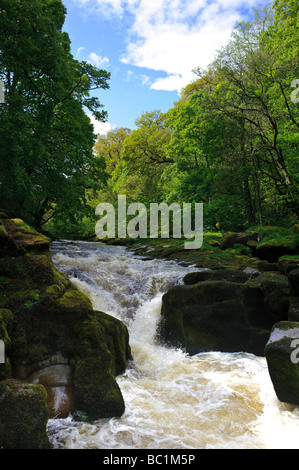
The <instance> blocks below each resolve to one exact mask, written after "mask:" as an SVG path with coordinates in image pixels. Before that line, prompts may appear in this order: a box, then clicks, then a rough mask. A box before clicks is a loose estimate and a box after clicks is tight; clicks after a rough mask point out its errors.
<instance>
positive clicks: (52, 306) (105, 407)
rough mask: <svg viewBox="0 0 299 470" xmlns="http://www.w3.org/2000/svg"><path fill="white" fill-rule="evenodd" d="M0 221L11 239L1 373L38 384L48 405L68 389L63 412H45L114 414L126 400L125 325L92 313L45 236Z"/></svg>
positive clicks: (4, 260)
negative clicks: (121, 381)
mask: <svg viewBox="0 0 299 470" xmlns="http://www.w3.org/2000/svg"><path fill="white" fill-rule="evenodd" d="M0 226H1V227H3V229H2V232H3V233H2V236H3V239H6V240H7V241H9V243H7V245H6V247H7V250H6V251H5V252H0V333H1V335H2V337H3V338H6V339H5V341H6V343H7V345H8V344H9V347H7V350H6V351H5V352H6V354H5V355H6V358H7V361H8V364H10V365H11V369H10V372H9V371H8V370H7V369H6V371H5V372H3V370H4V366H3V367H2V369H1V368H0V374H1V373H2V376H0V378H2V379H4V378H8V377H13V378H14V379H18V380H23V381H24V382H30V381H34V383H36V384H39V385H43V386H44V388H45V389H46V391H47V392H48V404H49V403H53V401H55V393H56V392H58V391H59V390H60V389H61V387H66V388H67V390H68V391H67V393H66V399H67V401H68V402H67V403H64V404H63V409H53V406H52V405H50V406H49V409H50V412H51V416H53V414H54V413H55V414H63V415H65V413H66V410H69V411H70V412H74V413H75V412H76V413H79V412H82V413H83V414H84V415H85V417H86V418H90V419H100V418H103V417H107V416H108V414H110V417H113V416H119V415H120V414H121V413H122V412H123V411H124V401H123V397H122V394H121V392H120V390H119V388H118V385H117V382H116V379H115V378H116V375H118V374H120V373H122V372H124V370H125V369H126V365H127V360H128V359H129V358H130V347H129V337H128V331H127V328H126V327H125V325H124V324H123V323H122V322H120V321H119V320H117V319H115V318H113V317H110V316H109V315H106V314H105V313H102V312H95V311H94V310H93V308H92V304H91V302H90V300H89V299H88V298H87V296H85V295H84V294H83V293H82V292H80V291H79V290H78V289H77V288H76V287H75V286H74V285H73V284H72V283H71V282H70V281H69V280H68V279H66V278H65V277H64V276H63V275H62V274H61V273H59V271H58V270H57V269H56V268H55V267H54V265H53V262H52V259H51V255H50V252H49V246H50V243H49V239H48V238H47V237H45V236H44V235H41V234H39V233H37V232H35V231H34V230H33V229H32V228H30V227H29V226H28V225H26V224H25V223H24V222H23V221H21V220H19V219H17V220H16V219H9V218H7V217H6V218H5V217H2V218H1V219H0ZM0 237H1V233H0ZM1 312H2V314H1ZM3 312H6V314H5V315H4V313H3ZM8 312H10V315H8ZM4 317H5V320H4ZM9 318H10V321H8V319H9ZM0 339H1V338H0ZM90 364H92V367H90ZM5 367H7V365H5ZM1 371H2V372H1ZM65 371H67V373H65ZM54 372H55V373H54ZM64 373H65V375H64ZM85 393H86V394H87V395H86V396H85ZM53 397H54V398H53ZM99 397H100V398H99ZM80 407H81V408H80Z"/></svg>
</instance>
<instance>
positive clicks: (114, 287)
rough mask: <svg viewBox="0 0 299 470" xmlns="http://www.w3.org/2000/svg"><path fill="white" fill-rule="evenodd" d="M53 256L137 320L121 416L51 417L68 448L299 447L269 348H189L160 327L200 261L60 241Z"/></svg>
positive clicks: (53, 434) (99, 299) (98, 296)
mask: <svg viewBox="0 0 299 470" xmlns="http://www.w3.org/2000/svg"><path fill="white" fill-rule="evenodd" d="M52 256H53V261H54V263H55V265H56V266H57V267H58V269H59V270H60V271H61V272H62V273H64V274H65V275H66V276H67V277H69V279H70V280H71V281H72V282H74V283H75V284H76V285H77V287H78V288H79V289H80V290H82V291H83V292H84V293H85V294H87V295H88V296H89V298H90V299H91V301H92V303H93V306H94V308H95V309H97V310H102V311H104V312H106V313H108V314H110V315H113V316H115V317H116V318H119V319H120V320H122V321H123V322H124V323H125V324H126V325H127V327H128V329H129V334H130V345H131V349H132V356H133V360H132V362H131V363H130V364H129V365H128V368H127V370H126V372H125V373H124V374H123V375H122V376H119V377H118V378H117V382H118V384H119V386H120V388H121V391H122V393H123V396H124V400H125V404H126V410H125V413H124V414H123V416H122V417H121V418H111V419H104V420H98V421H96V422H94V423H84V422H77V421H75V420H74V419H73V418H72V417H68V418H66V419H55V420H52V421H49V424H48V434H49V438H50V440H51V442H52V444H53V446H54V447H56V448H65V449H82V448H83V449H227V448H228V449H255V448H258V449H263V448H268V449H271V448H298V447H299V444H298V433H299V409H298V408H296V407H292V406H290V405H287V404H283V403H280V402H279V401H278V400H277V398H276V395H275V392H274V389H273V386H272V383H271V380H270V377H269V373H268V370H267V365H266V361H265V358H263V357H257V356H254V355H252V354H247V353H242V352H240V353H221V352H218V351H213V352H209V353H201V354H197V355H195V356H191V357H190V356H188V355H187V354H186V353H185V352H184V351H182V350H180V349H172V348H167V347H164V346H163V345H161V344H160V343H159V337H158V334H157V331H158V325H159V322H160V312H161V302H162V295H163V293H164V292H166V291H167V290H168V289H169V288H170V287H171V286H172V285H175V284H177V283H180V282H182V278H183V276H184V275H185V274H186V273H187V272H191V271H194V270H196V269H195V268H194V267H183V266H180V265H179V264H177V263H175V262H173V261H165V260H150V259H149V260H144V259H141V258H140V257H136V256H134V254H133V253H130V251H128V250H126V249H125V248H124V247H113V246H106V245H104V244H92V243H91V244H89V243H79V242H78V243H67V242H55V243H54V244H53V248H52Z"/></svg>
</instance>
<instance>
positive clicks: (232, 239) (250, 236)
mask: <svg viewBox="0 0 299 470" xmlns="http://www.w3.org/2000/svg"><path fill="white" fill-rule="evenodd" d="M251 241H254V242H257V241H258V233H257V232H227V233H225V234H224V235H223V237H222V240H221V248H222V249H223V250H227V249H228V248H234V246H235V245H245V246H248V242H251Z"/></svg>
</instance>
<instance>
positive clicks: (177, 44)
mask: <svg viewBox="0 0 299 470" xmlns="http://www.w3.org/2000/svg"><path fill="white" fill-rule="evenodd" d="M63 3H64V5H65V7H66V8H67V16H66V21H65V24H64V31H66V32H67V33H68V34H69V36H70V40H71V46H72V54H73V56H74V57H75V58H76V59H78V60H86V61H88V62H90V63H92V64H93V65H96V66H98V67H99V68H105V69H106V70H108V71H109V72H110V73H111V79H110V81H109V85H110V89H109V90H100V91H98V92H96V93H95V95H96V96H98V97H99V98H100V101H101V102H102V104H103V105H104V109H105V110H106V111H107V112H108V120H107V122H106V123H104V124H103V123H98V122H95V121H94V120H93V119H92V122H93V124H94V127H95V132H96V133H101V134H103V133H105V132H107V131H108V130H110V129H112V128H116V127H128V128H130V129H134V128H135V127H136V126H135V120H136V119H137V118H138V117H140V116H141V114H142V113H143V112H147V111H153V110H156V109H159V110H161V111H162V112H165V111H167V110H168V109H169V108H171V107H172V106H173V105H174V102H175V101H176V100H177V99H178V98H179V93H180V90H181V89H182V87H184V86H186V85H187V84H188V83H190V82H191V81H192V80H194V79H195V75H194V73H193V72H192V70H193V69H194V68H196V67H200V68H202V69H205V68H206V67H207V65H208V64H209V63H210V62H211V61H212V60H213V57H214V55H215V52H216V51H217V50H218V49H220V48H221V47H222V46H224V45H225V44H227V42H228V41H229V38H230V35H231V32H232V29H233V27H234V26H235V25H236V23H238V22H240V21H243V20H246V19H248V18H250V16H251V15H252V8H261V7H263V6H264V5H266V4H269V3H270V2H269V0H249V1H247V2H244V1H243V0H63Z"/></svg>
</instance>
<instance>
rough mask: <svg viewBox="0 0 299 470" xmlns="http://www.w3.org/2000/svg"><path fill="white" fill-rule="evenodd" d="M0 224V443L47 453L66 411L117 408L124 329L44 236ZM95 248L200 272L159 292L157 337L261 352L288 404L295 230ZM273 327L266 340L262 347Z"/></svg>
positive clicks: (88, 415)
mask: <svg viewBox="0 0 299 470" xmlns="http://www.w3.org/2000/svg"><path fill="white" fill-rule="evenodd" d="M0 227H1V229H0V237H1V253H0V255H1V258H0V268H1V278H0V280H1V291H0V313H1V317H0V320H1V329H0V339H2V340H3V341H4V344H5V363H4V364H0V374H1V375H0V378H1V381H0V389H1V407H0V421H1V432H0V444H1V447H3V448H47V447H49V441H48V438H47V434H46V424H47V421H48V419H49V418H53V417H55V416H60V417H66V416H68V414H69V413H72V414H75V416H77V417H78V419H83V420H84V419H85V420H86V419H87V420H94V419H99V418H103V417H113V416H120V415H121V414H122V413H123V412H124V409H125V403H124V400H123V397H122V394H121V391H120V389H119V387H118V385H117V382H116V381H115V377H116V376H117V375H118V374H121V373H122V372H124V371H125V370H126V366H127V361H128V360H129V359H130V358H131V352H130V342H129V336H128V331H127V329H126V327H125V326H124V324H123V323H122V322H120V321H119V320H116V319H114V318H113V317H111V316H109V315H107V314H105V313H103V312H96V311H94V310H93V308H92V306H91V303H90V301H89V300H88V298H87V297H86V296H85V295H84V294H82V293H81V292H79V291H78V290H77V288H75V287H74V286H73V285H72V284H71V283H70V281H68V280H67V279H66V278H65V277H64V276H63V275H62V274H60V273H59V272H58V271H57V269H56V268H55V267H54V265H53V263H52V260H51V257H50V254H49V247H50V243H51V242H50V240H49V239H48V238H47V237H46V236H44V235H42V234H40V233H38V232H36V231H35V230H34V229H32V228H31V227H29V226H28V225H27V224H26V223H24V222H23V221H22V220H20V219H10V218H8V216H7V215H5V214H4V213H1V220H0ZM281 231H283V233H284V235H285V236H284V237H283V238H281ZM279 239H280V240H283V242H280V243H278V240H279ZM286 240H288V241H286ZM253 242H254V243H253ZM106 243H113V244H121V243H122V244H126V245H128V246H130V250H132V249H133V251H135V253H136V254H138V255H142V256H143V257H144V258H148V257H158V258H165V259H173V260H177V261H179V262H181V263H186V264H188V265H192V266H193V265H194V266H196V267H204V268H206V269H205V270H203V271H200V272H194V273H189V274H188V275H186V276H185V278H184V284H183V285H178V286H174V287H172V288H170V289H169V291H168V292H166V293H165V294H164V296H163V302H162V321H161V325H160V335H159V336H160V340H161V341H162V342H163V343H167V344H169V345H174V346H179V347H182V348H183V349H185V350H186V351H187V352H188V353H189V354H191V355H192V354H196V353H198V352H202V351H217V350H219V351H225V352H236V351H246V352H251V353H253V354H257V355H264V353H265V354H266V358H267V361H268V365H269V372H270V375H271V378H272V379H273V385H274V387H275V390H276V393H277V396H278V398H279V399H281V400H282V401H286V402H289V403H292V404H299V378H298V371H297V369H298V365H297V364H296V363H293V362H292V361H291V353H292V348H291V341H292V339H293V338H294V333H293V332H294V331H297V332H299V233H298V226H297V225H296V226H295V227H293V228H292V229H290V230H286V229H283V230H279V229H278V228H273V227H272V228H270V227H268V228H267V229H266V230H265V229H264V228H263V227H262V228H258V227H256V228H255V230H254V231H247V232H243V233H226V234H221V233H219V232H218V233H207V234H205V236H204V244H203V246H202V247H201V248H200V249H197V250H185V249H184V244H183V241H178V240H173V239H171V240H162V241H161V240H129V239H127V240H124V239H122V240H107V241H106ZM261 247H263V248H264V249H263V250H262V249H261ZM271 247H273V251H271ZM259 248H260V249H259ZM257 253H259V256H257ZM277 330H279V331H280V335H278V338H277V337H276V338H274V339H273V342H272V341H269V339H270V338H271V331H277ZM288 331H291V334H290V335H289V334H288ZM298 337H299V335H298ZM12 417H13V419H12Z"/></svg>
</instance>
